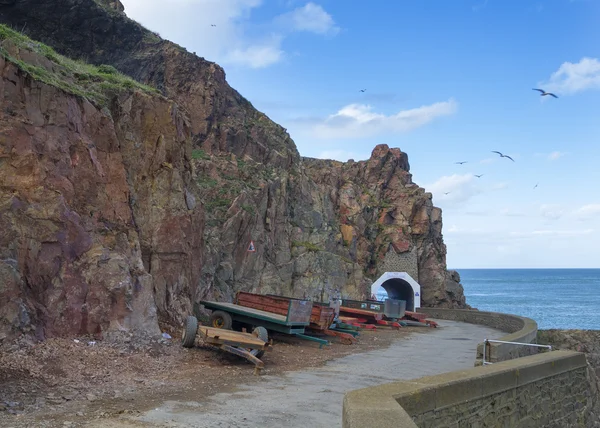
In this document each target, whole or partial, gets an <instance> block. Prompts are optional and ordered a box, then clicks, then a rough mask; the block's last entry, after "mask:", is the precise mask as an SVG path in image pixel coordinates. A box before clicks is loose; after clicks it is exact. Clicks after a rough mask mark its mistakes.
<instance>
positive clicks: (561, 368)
mask: <svg viewBox="0 0 600 428" xmlns="http://www.w3.org/2000/svg"><path fill="white" fill-rule="evenodd" d="M594 406H595V397H594V395H593V391H592V388H591V386H590V379H589V377H588V376H587V363H586V359H585V355H584V354H582V353H577V352H572V351H555V352H549V353H544V354H539V355H533V356H529V357H523V358H517V359H514V360H510V361H505V362H502V363H498V364H494V365H490V366H483V367H475V368H473V369H470V370H465V371H456V372H451V373H445V374H442V375H438V376H430V377H424V378H420V379H416V380H414V381H410V382H394V383H390V384H386V385H381V386H378V387H374V388H365V389H360V390H356V391H351V392H349V393H348V394H346V396H345V398H344V412H343V427H344V428H354V427H364V426H377V427H381V428H386V427H402V428H404V427H406V428H416V427H420V428H434V427H435V428H446V427H448V428H450V427H456V426H467V427H488V428H495V427H511V428H520V427H556V428H559V427H560V428H563V427H571V426H577V427H596V426H598V422H597V421H598V419H597V414H596V413H595V412H594Z"/></svg>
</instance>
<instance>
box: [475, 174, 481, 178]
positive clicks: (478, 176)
mask: <svg viewBox="0 0 600 428" xmlns="http://www.w3.org/2000/svg"><path fill="white" fill-rule="evenodd" d="M475 177H477V178H481V177H483V174H479V175H477V174H475Z"/></svg>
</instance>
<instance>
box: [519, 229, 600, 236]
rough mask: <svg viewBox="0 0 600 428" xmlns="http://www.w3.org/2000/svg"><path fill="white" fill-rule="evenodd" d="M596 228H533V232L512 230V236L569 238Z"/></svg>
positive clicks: (588, 232)
mask: <svg viewBox="0 0 600 428" xmlns="http://www.w3.org/2000/svg"><path fill="white" fill-rule="evenodd" d="M594 232H595V231H594V229H581V230H577V229H576V230H533V231H531V232H511V233H510V236H511V237H513V238H532V237H537V236H553V237H563V238H569V237H573V236H584V235H590V234H592V233H594Z"/></svg>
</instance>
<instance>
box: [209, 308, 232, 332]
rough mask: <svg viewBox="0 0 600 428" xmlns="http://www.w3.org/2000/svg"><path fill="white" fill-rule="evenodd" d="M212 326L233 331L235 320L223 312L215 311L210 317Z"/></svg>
mask: <svg viewBox="0 0 600 428" xmlns="http://www.w3.org/2000/svg"><path fill="white" fill-rule="evenodd" d="M210 325H211V326H213V327H215V328H224V329H225V330H231V326H232V325H233V320H232V319H231V315H229V314H228V313H227V312H223V311H214V312H213V313H212V315H211V316H210Z"/></svg>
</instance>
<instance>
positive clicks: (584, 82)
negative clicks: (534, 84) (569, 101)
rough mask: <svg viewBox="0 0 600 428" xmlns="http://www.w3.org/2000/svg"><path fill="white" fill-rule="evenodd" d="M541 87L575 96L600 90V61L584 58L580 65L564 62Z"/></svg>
mask: <svg viewBox="0 0 600 428" xmlns="http://www.w3.org/2000/svg"><path fill="white" fill-rule="evenodd" d="M540 87H541V88H543V89H544V90H546V91H549V92H556V93H558V94H565V95H570V94H575V93H577V92H581V91H585V90H587V89H600V61H599V60H598V59H596V58H587V57H586V58H582V59H581V61H579V62H578V63H572V62H564V63H563V64H562V65H561V66H560V67H559V68H558V70H557V71H555V72H554V73H552V76H550V79H549V80H548V81H546V82H542V83H540Z"/></svg>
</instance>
